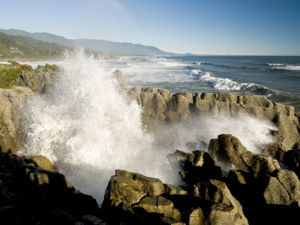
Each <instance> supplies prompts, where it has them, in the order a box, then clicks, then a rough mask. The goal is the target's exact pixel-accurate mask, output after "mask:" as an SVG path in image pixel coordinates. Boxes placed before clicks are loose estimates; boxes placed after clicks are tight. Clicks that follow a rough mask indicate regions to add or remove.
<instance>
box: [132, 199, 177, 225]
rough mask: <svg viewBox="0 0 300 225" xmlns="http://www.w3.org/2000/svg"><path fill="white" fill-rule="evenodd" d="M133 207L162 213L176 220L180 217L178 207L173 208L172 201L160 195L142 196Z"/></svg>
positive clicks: (148, 211)
mask: <svg viewBox="0 0 300 225" xmlns="http://www.w3.org/2000/svg"><path fill="white" fill-rule="evenodd" d="M133 209H134V210H136V209H138V210H139V209H143V210H145V211H146V212H147V213H149V214H150V213H157V214H163V215H164V216H165V217H169V218H172V219H174V220H177V221H180V220H181V217H182V216H181V213H180V212H179V211H178V209H176V208H174V204H173V202H172V201H170V200H168V199H166V198H164V197H162V196H151V197H144V198H143V199H142V200H141V201H140V202H139V203H137V204H135V205H133Z"/></svg>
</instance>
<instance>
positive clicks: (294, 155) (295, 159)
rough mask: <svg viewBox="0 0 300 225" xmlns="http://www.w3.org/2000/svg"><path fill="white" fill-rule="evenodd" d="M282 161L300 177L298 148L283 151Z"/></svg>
mask: <svg viewBox="0 0 300 225" xmlns="http://www.w3.org/2000/svg"><path fill="white" fill-rule="evenodd" d="M282 162H283V163H284V164H285V165H286V166H287V167H288V169H290V170H293V171H294V172H295V173H296V174H297V176H298V177H300V149H295V150H290V151H287V152H285V154H284V156H283V159H282Z"/></svg>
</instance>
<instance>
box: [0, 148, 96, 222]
mask: <svg viewBox="0 0 300 225" xmlns="http://www.w3.org/2000/svg"><path fill="white" fill-rule="evenodd" d="M38 166H41V167H43V168H40V167H38ZM53 168H54V167H53V166H52V164H51V163H50V162H49V161H48V160H47V159H46V158H44V157H30V158H29V157H28V158H24V157H18V156H16V155H12V154H11V153H3V152H0V224H61V223H62V224H74V223H75V222H76V221H79V220H80V219H81V218H82V216H83V215H91V216H95V217H97V216H98V214H100V213H99V210H100V209H99V207H98V204H97V202H96V200H95V199H94V198H92V197H91V196H88V195H85V194H82V193H80V192H78V191H75V189H74V188H73V187H68V184H67V182H66V178H65V177H64V176H63V175H62V174H60V173H58V172H56V171H55V170H53ZM85 224H88V223H85Z"/></svg>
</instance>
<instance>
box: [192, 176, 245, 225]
mask: <svg viewBox="0 0 300 225" xmlns="http://www.w3.org/2000/svg"><path fill="white" fill-rule="evenodd" d="M194 196H195V197H199V198H200V199H202V200H205V201H209V202H212V205H211V206H210V210H207V209H205V208H198V209H196V210H193V211H192V212H191V214H190V219H189V221H190V224H220V225H221V224H228V225H229V224H248V220H247V218H246V217H245V216H244V213H243V209H242V206H241V204H240V203H239V202H238V201H237V200H236V199H235V198H234V197H233V196H232V195H231V193H230V191H229V189H228V188H227V186H226V184H225V183H224V182H222V181H219V180H210V181H209V184H208V185H207V184H198V185H194Z"/></svg>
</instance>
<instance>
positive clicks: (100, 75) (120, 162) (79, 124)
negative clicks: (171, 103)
mask: <svg viewBox="0 0 300 225" xmlns="http://www.w3.org/2000/svg"><path fill="white" fill-rule="evenodd" d="M62 67H63V72H62V74H61V75H60V77H59V79H58V80H57V83H56V84H55V86H54V88H53V90H52V92H50V93H49V94H48V95H46V96H40V97H35V98H33V99H31V100H30V101H28V103H27V105H26V106H25V108H24V114H23V116H22V123H23V130H22V133H23V134H24V149H22V150H21V151H20V153H22V154H25V155H43V156H46V157H48V158H49V159H50V160H51V161H52V162H53V163H54V164H55V166H56V167H57V169H58V170H59V171H60V172H62V173H63V174H65V175H66V176H67V177H68V179H69V180H70V181H71V183H72V184H73V185H74V186H75V188H77V189H79V190H80V191H82V192H84V193H87V194H91V195H93V196H94V197H95V198H96V199H97V200H98V203H101V201H102V199H103V196H104V191H105V188H106V186H107V183H108V181H109V179H110V177H111V175H112V174H113V173H114V170H115V169H126V170H129V171H134V172H139V173H143V174H145V175H147V176H152V177H157V178H160V179H161V180H162V181H164V182H166V183H174V184H176V183H177V182H178V175H177V172H176V171H174V169H173V168H172V167H171V166H169V165H168V161H167V159H166V155H167V154H169V153H172V152H174V150H176V149H178V148H179V149H180V148H182V149H183V150H187V151H190V150H194V149H187V148H186V147H185V146H186V145H185V143H186V142H195V143H202V144H203V143H206V145H204V144H203V145H199V144H198V145H197V146H196V147H197V148H198V147H199V148H203V149H206V147H207V143H208V141H209V139H211V138H216V137H217V135H219V134H221V133H232V134H234V135H236V136H237V137H238V138H240V139H241V141H242V143H243V144H245V145H246V147H248V148H249V150H252V151H258V149H259V146H261V145H264V144H267V143H269V142H271V140H270V137H269V136H268V132H269V130H270V129H273V127H272V126H271V125H270V124H269V123H266V122H265V121H260V120H257V119H255V118H251V117H249V116H248V117H247V116H244V117H236V118H225V117H219V118H213V117H212V118H209V117H201V118H199V117H195V118H193V119H192V120H191V121H192V122H187V123H183V124H176V125H173V126H169V127H165V128H164V129H158V132H156V133H154V134H150V133H146V132H145V131H144V129H143V128H142V124H141V118H140V117H141V108H140V106H139V105H138V104H137V103H136V102H135V101H129V100H128V99H127V98H125V96H124V95H123V94H122V91H120V87H119V83H118V80H116V78H115V76H112V75H111V73H108V72H106V71H105V70H104V69H103V67H102V62H100V61H98V60H95V59H94V58H93V57H86V56H84V55H83V54H82V53H78V55H77V56H76V57H74V56H73V57H67V59H66V60H65V61H64V62H63V63H62ZM232 87H233V86H232Z"/></svg>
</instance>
